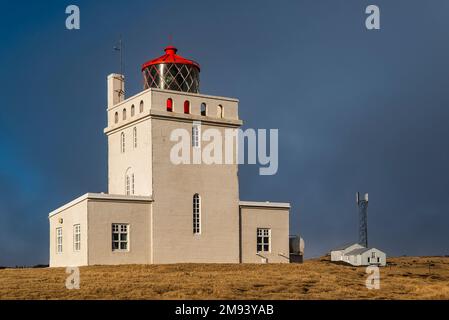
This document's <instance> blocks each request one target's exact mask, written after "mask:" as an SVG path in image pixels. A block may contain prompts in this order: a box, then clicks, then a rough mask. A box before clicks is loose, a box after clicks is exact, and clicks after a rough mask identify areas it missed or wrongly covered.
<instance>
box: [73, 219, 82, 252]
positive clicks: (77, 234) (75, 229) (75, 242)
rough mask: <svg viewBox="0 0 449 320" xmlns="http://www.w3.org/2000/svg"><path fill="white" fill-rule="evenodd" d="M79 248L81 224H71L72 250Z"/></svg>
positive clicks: (78, 249)
mask: <svg viewBox="0 0 449 320" xmlns="http://www.w3.org/2000/svg"><path fill="white" fill-rule="evenodd" d="M80 250H81V225H79V224H75V225H74V226H73V251H80Z"/></svg>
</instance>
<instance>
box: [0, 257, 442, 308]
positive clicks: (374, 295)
mask: <svg viewBox="0 0 449 320" xmlns="http://www.w3.org/2000/svg"><path fill="white" fill-rule="evenodd" d="M389 261H390V262H393V263H394V264H395V265H393V266H391V267H385V268H381V288H380V290H368V289H367V288H366V287H365V280H366V277H367V274H366V273H365V268H355V267H351V266H346V265H338V264H333V263H331V262H329V261H328V260H327V259H316V260H308V261H306V262H305V263H304V264H283V265H278V264H268V265H230V264H225V265H220V264H180V265H132V266H94V267H83V268H80V273H81V288H80V290H68V289H66V288H65V279H66V277H67V274H66V273H65V269H62V268H57V269H5V270H0V299H449V258H441V257H428V258H426V257H407V258H393V259H389ZM429 263H430V264H432V266H431V269H430V273H429Z"/></svg>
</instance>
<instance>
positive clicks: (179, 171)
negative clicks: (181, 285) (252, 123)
mask: <svg viewBox="0 0 449 320" xmlns="http://www.w3.org/2000/svg"><path fill="white" fill-rule="evenodd" d="M162 112H166V111H162ZM165 117H166V118H162V117H161V118H159V117H158V118H156V117H155V118H153V119H152V136H153V188H154V195H153V197H154V200H155V201H154V204H153V212H154V221H153V225H154V235H153V239H154V250H153V255H154V263H178V262H192V263H193V262H194V263H237V262H238V261H239V218H238V217H239V207H238V202H239V192H238V176H237V170H238V167H237V165H236V164H233V165H216V164H213V165H194V164H181V165H174V164H173V163H172V162H171V161H170V150H171V148H172V146H173V145H174V144H175V142H171V141H170V134H171V131H172V130H174V129H179V128H184V129H186V130H187V131H188V132H189V133H190V132H191V130H192V122H191V121H182V120H180V119H177V118H175V116H171V114H169V113H168V112H167V114H166V115H165ZM209 127H210V126H208V125H206V124H203V125H202V130H205V129H207V128H209ZM214 127H215V128H218V129H219V130H220V131H223V130H224V129H225V127H218V126H214ZM189 145H190V146H191V144H189ZM195 193H198V194H199V195H200V196H201V234H200V235H195V234H193V227H192V224H193V223H192V221H193V220H192V219H193V213H192V205H193V196H194V194H195Z"/></svg>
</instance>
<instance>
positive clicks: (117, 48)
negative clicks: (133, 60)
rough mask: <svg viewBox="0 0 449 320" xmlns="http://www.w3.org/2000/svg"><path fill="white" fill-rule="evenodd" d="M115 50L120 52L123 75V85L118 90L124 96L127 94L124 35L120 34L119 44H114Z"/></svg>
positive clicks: (121, 73) (121, 72)
mask: <svg viewBox="0 0 449 320" xmlns="http://www.w3.org/2000/svg"><path fill="white" fill-rule="evenodd" d="M114 51H118V52H119V58H120V75H121V86H120V90H119V92H118V94H119V96H124V95H125V79H124V78H125V74H124V72H125V68H124V65H123V39H122V35H120V37H119V41H118V45H116V46H114Z"/></svg>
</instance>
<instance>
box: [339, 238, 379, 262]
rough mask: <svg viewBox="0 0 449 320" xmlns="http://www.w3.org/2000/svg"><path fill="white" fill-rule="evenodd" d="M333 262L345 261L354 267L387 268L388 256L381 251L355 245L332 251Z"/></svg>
mask: <svg viewBox="0 0 449 320" xmlns="http://www.w3.org/2000/svg"><path fill="white" fill-rule="evenodd" d="M331 261H343V262H346V263H348V264H351V265H353V266H369V265H379V266H385V265H386V264H387V255H386V254H385V252H383V251H380V250H379V249H376V248H365V247H364V246H362V245H360V244H358V243H355V244H352V245H347V246H343V247H340V248H336V249H334V250H332V251H331Z"/></svg>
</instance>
